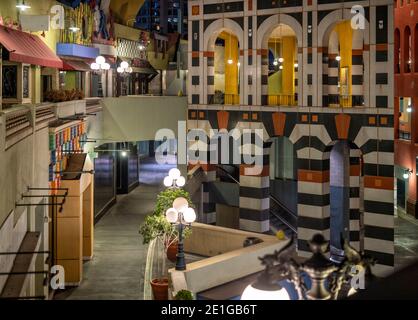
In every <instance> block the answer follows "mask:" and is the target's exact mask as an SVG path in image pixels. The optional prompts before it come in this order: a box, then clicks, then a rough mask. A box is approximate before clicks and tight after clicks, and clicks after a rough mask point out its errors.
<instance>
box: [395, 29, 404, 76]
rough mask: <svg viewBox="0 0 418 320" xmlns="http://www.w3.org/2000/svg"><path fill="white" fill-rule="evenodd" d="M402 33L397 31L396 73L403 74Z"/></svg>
mask: <svg viewBox="0 0 418 320" xmlns="http://www.w3.org/2000/svg"><path fill="white" fill-rule="evenodd" d="M401 60H402V57H401V32H400V31H399V29H396V30H395V73H400V72H401Z"/></svg>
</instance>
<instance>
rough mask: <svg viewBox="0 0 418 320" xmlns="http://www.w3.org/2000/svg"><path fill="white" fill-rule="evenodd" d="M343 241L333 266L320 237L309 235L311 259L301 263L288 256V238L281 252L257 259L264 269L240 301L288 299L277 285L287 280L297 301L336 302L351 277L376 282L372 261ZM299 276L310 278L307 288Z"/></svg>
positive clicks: (290, 254) (327, 244) (291, 243)
mask: <svg viewBox="0 0 418 320" xmlns="http://www.w3.org/2000/svg"><path fill="white" fill-rule="evenodd" d="M343 241H344V254H345V257H344V260H343V261H342V262H341V264H336V263H333V262H331V261H330V260H329V259H328V258H327V257H326V256H325V252H326V250H327V248H328V247H329V242H328V241H326V240H325V238H324V237H323V236H322V235H321V234H317V235H315V236H313V238H312V240H311V241H309V248H310V250H311V251H312V253H313V255H312V257H311V258H310V259H308V260H306V261H305V262H304V263H298V262H296V261H295V260H294V259H293V258H292V257H291V256H292V254H293V242H294V238H292V241H290V242H289V243H288V244H287V245H286V246H285V247H284V248H282V249H281V250H279V251H275V252H274V253H273V254H268V255H265V256H264V257H262V258H260V260H261V261H262V264H263V265H264V266H265V267H266V269H265V270H264V271H263V272H262V273H261V274H260V276H259V277H258V278H257V280H256V282H255V283H254V284H251V285H250V286H248V287H247V288H246V289H245V290H244V292H243V294H242V299H251V298H256V297H257V296H263V297H264V299H268V298H269V299H277V300H288V299H289V298H288V296H289V295H288V293H287V291H286V290H285V289H284V288H282V287H281V286H280V285H279V284H278V282H279V281H281V280H283V279H287V280H289V281H290V282H292V283H293V285H294V286H295V289H296V291H297V293H298V299H299V300H336V299H337V298H338V295H339V294H340V292H341V289H342V287H343V285H344V284H348V283H351V282H352V279H353V277H354V276H358V275H359V274H360V275H364V277H365V278H367V279H365V282H366V283H370V281H371V280H373V279H376V278H375V277H374V276H373V275H372V273H371V266H372V265H374V264H375V262H376V261H375V260H374V259H373V258H370V257H368V256H366V255H364V254H362V253H359V252H358V251H356V250H355V249H354V248H352V247H350V246H349V245H348V243H347V242H346V241H345V240H343ZM303 274H304V275H307V276H308V277H309V278H310V280H311V287H310V288H308V287H307V285H306V283H305V280H304V278H303V277H302V275H303ZM351 293H353V290H352V292H351ZM255 295H257V296H255Z"/></svg>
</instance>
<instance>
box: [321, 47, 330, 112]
mask: <svg viewBox="0 0 418 320" xmlns="http://www.w3.org/2000/svg"><path fill="white" fill-rule="evenodd" d="M328 59H329V58H328V48H322V106H323V107H328V105H329V103H328Z"/></svg>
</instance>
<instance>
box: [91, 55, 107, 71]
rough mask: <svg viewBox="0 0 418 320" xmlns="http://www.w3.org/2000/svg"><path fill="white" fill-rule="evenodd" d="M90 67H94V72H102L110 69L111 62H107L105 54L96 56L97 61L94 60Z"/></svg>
mask: <svg viewBox="0 0 418 320" xmlns="http://www.w3.org/2000/svg"><path fill="white" fill-rule="evenodd" d="M90 69H92V70H93V71H94V72H97V73H100V72H102V71H107V70H110V64H108V63H107V62H106V59H105V57H103V56H98V57H97V58H96V61H95V62H93V63H92V64H91V65H90Z"/></svg>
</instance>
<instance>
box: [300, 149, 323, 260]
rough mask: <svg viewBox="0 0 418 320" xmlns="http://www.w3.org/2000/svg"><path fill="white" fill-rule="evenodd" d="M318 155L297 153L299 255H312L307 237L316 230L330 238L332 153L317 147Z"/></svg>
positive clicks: (316, 152) (309, 237) (310, 237)
mask: <svg viewBox="0 0 418 320" xmlns="http://www.w3.org/2000/svg"><path fill="white" fill-rule="evenodd" d="M312 154H317V155H318V156H317V157H316V158H317V159H312V160H309V158H307V159H303V158H302V159H301V158H300V157H299V156H298V158H299V159H298V162H299V168H300V169H299V170H298V245H297V249H298V255H299V256H302V257H310V256H311V250H310V249H309V245H308V241H309V240H311V239H312V237H313V236H314V235H315V234H318V233H319V234H322V235H323V236H324V237H325V238H326V239H330V184H329V182H330V173H329V153H328V155H326V154H325V158H326V160H322V159H323V156H322V152H320V151H317V150H315V153H312Z"/></svg>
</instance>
